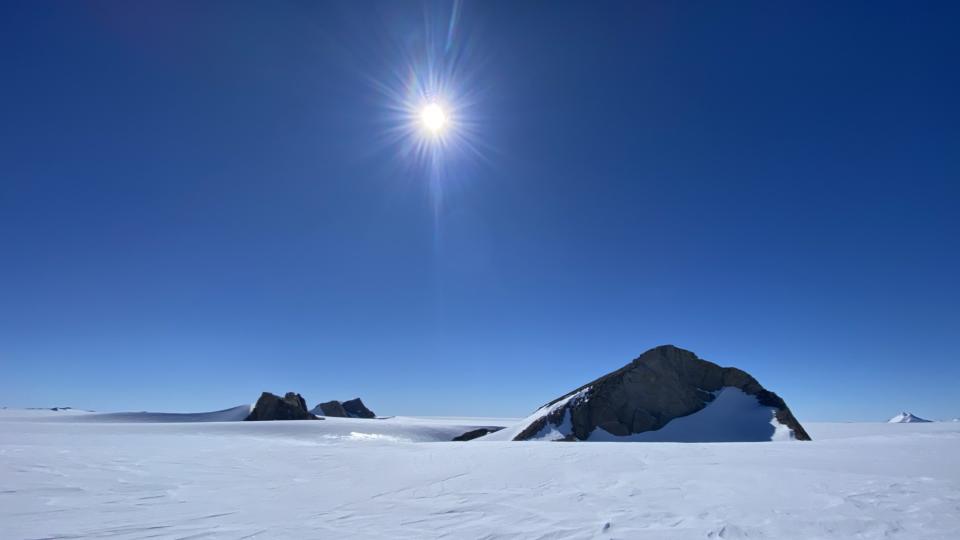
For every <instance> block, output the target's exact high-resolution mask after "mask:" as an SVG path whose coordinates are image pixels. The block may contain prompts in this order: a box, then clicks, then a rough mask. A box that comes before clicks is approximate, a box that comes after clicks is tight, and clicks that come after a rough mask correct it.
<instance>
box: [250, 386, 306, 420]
mask: <svg viewBox="0 0 960 540" xmlns="http://www.w3.org/2000/svg"><path fill="white" fill-rule="evenodd" d="M246 420H317V417H316V416H314V415H313V414H311V413H310V412H309V411H307V402H306V400H304V399H303V396H301V395H300V394H297V393H294V392H287V394H286V395H285V396H283V397H282V398H281V397H280V396H277V395H275V394H271V393H270V392H264V393H262V394H260V399H258V400H257V404H256V405H254V407H253V411H251V412H250V415H249V416H247V418H246Z"/></svg>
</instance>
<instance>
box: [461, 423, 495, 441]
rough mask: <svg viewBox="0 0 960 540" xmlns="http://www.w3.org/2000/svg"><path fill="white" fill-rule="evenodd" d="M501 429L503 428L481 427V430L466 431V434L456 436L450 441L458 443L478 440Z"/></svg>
mask: <svg viewBox="0 0 960 540" xmlns="http://www.w3.org/2000/svg"><path fill="white" fill-rule="evenodd" d="M501 429H503V428H502V427H499V426H497V427H482V428H478V429H474V430H471V431H468V432H466V433H464V434H463V435H457V436H456V437H454V438H453V439H452V440H453V441H458V442H459V441H472V440H474V439H478V438H480V437H483V436H484V435H486V434H488V433H495V432H497V431H500V430H501Z"/></svg>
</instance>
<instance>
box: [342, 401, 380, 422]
mask: <svg viewBox="0 0 960 540" xmlns="http://www.w3.org/2000/svg"><path fill="white" fill-rule="evenodd" d="M343 408H344V409H345V410H346V411H347V414H349V415H350V416H351V417H353V418H376V417H377V415H375V414H373V411H371V410H370V409H368V408H367V406H366V405H364V404H363V401H361V400H360V398H353V399H351V400H349V401H344V402H343Z"/></svg>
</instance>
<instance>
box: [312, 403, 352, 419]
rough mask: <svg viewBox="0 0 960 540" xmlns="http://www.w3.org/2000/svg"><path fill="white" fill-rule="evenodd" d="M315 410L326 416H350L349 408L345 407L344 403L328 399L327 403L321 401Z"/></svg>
mask: <svg viewBox="0 0 960 540" xmlns="http://www.w3.org/2000/svg"><path fill="white" fill-rule="evenodd" d="M318 409H319V411H318ZM313 412H314V413H317V412H319V413H320V414H322V415H324V416H333V417H335V418H347V417H348V416H350V415H349V414H347V410H346V409H344V408H343V404H341V403H340V402H339V401H327V402H325V403H321V404H319V405H317V406H316V407H314V408H313Z"/></svg>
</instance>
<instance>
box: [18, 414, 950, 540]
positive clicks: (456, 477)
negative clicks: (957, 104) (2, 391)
mask: <svg viewBox="0 0 960 540" xmlns="http://www.w3.org/2000/svg"><path fill="white" fill-rule="evenodd" d="M230 410H231V409H227V411H230ZM221 412H224V411H221ZM170 419H171V418H166V419H165V420H166V421H156V420H157V418H155V417H150V416H149V415H140V416H136V415H134V416H132V417H129V416H128V417H120V418H117V417H114V418H113V419H112V421H101V420H103V419H100V420H96V419H92V418H90V417H88V416H87V415H85V414H84V413H81V412H70V411H67V412H63V411H60V412H52V411H17V410H3V411H0V537H2V538H4V539H39V538H229V539H240V538H525V539H526V538H542V539H547V538H604V539H606V538H611V539H612V538H651V539H654V538H655V539H661V538H663V539H680V538H683V539H687V538H707V539H710V538H798V539H799V538H803V539H812V538H844V539H847V538H904V539H955V538H960V461H958V457H957V456H960V424H958V423H953V422H934V423H929V424H886V423H879V422H878V423H804V424H805V427H806V428H807V430H808V431H809V432H810V434H811V436H812V437H813V439H814V440H813V441H812V442H797V441H775V442H753V443H665V442H589V443H563V442H510V441H484V440H482V439H480V440H476V441H470V442H463V443H455V442H446V441H448V440H449V439H450V438H452V437H453V436H455V435H458V434H460V433H462V432H464V431H467V430H469V429H472V428H474V427H478V426H489V425H505V424H507V423H509V422H510V420H508V419H507V420H505V419H457V418H439V419H438V418H409V417H408V418H405V417H396V418H388V419H381V420H361V419H337V418H328V419H326V420H319V421H294V422H259V423H257V422H200V421H196V420H194V421H191V422H186V421H178V422H170V421H169V420H170ZM174 419H176V418H174Z"/></svg>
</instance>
